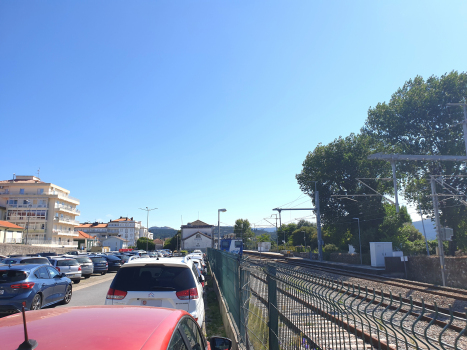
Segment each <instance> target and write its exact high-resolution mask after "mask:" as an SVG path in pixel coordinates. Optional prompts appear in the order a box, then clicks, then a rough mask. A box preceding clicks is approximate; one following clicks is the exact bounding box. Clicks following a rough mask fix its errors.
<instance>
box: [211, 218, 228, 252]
mask: <svg viewBox="0 0 467 350" xmlns="http://www.w3.org/2000/svg"><path fill="white" fill-rule="evenodd" d="M226 211H227V209H217V249H218V250H220V249H221V212H223V213H225V212H226ZM212 244H213V245H214V237H213V240H212Z"/></svg>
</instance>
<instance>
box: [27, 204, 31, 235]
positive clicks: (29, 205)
mask: <svg viewBox="0 0 467 350" xmlns="http://www.w3.org/2000/svg"><path fill="white" fill-rule="evenodd" d="M26 203H27V206H28V207H27V208H28V210H26V216H27V217H28V223H27V224H26V244H28V236H29V208H31V204H30V203H31V202H30V201H29V200H26Z"/></svg>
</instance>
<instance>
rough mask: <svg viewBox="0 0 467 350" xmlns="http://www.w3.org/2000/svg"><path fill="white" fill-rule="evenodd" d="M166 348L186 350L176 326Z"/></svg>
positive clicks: (169, 349) (168, 349)
mask: <svg viewBox="0 0 467 350" xmlns="http://www.w3.org/2000/svg"><path fill="white" fill-rule="evenodd" d="M167 350H188V348H187V347H186V345H185V342H184V340H183V338H182V336H181V335H180V331H179V330H178V328H177V329H176V330H175V332H174V334H173V336H172V340H171V341H170V344H169V346H168V347H167Z"/></svg>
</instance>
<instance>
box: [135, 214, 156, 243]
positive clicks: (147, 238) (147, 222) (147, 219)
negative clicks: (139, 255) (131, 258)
mask: <svg viewBox="0 0 467 350" xmlns="http://www.w3.org/2000/svg"><path fill="white" fill-rule="evenodd" d="M139 209H141V210H145V211H146V212H147V215H146V229H147V230H148V234H147V237H146V252H147V251H148V247H149V212H150V211H151V210H156V209H158V208H152V209H149V208H148V207H146V209H143V208H139Z"/></svg>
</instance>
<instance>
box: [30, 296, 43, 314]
mask: <svg viewBox="0 0 467 350" xmlns="http://www.w3.org/2000/svg"><path fill="white" fill-rule="evenodd" d="M41 307H42V297H41V295H40V294H36V295H34V298H33V299H32V302H31V310H40V309H41Z"/></svg>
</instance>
